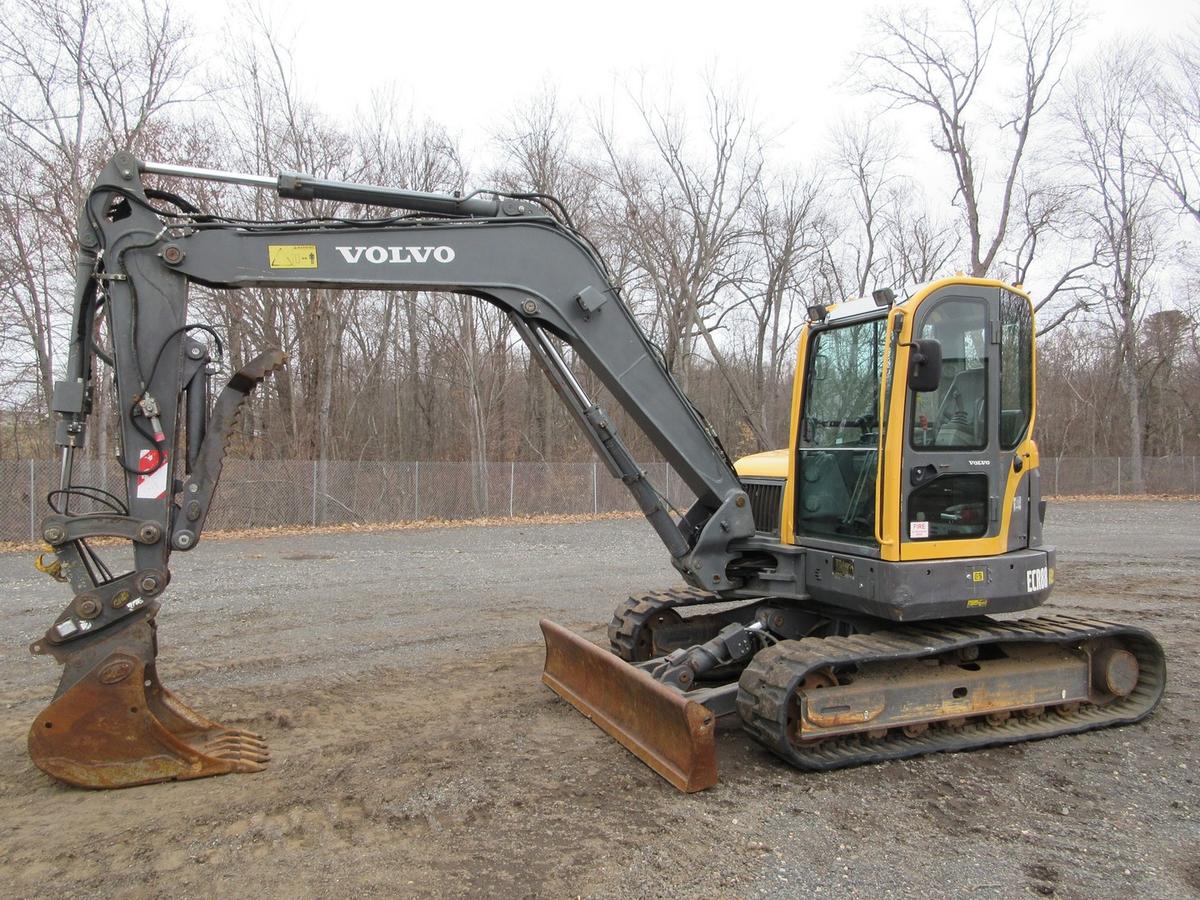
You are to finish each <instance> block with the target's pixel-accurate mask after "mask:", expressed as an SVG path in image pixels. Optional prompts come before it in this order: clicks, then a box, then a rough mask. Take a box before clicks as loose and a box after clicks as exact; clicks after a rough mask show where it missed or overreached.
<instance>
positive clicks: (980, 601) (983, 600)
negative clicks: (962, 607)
mask: <svg viewBox="0 0 1200 900" xmlns="http://www.w3.org/2000/svg"><path fill="white" fill-rule="evenodd" d="M967 606H973V607H984V606H987V597H972V598H971V599H970V600H968V601H967Z"/></svg>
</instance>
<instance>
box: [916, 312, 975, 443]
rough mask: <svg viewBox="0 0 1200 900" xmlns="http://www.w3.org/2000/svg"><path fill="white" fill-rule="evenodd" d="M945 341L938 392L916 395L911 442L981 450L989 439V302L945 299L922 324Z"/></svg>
mask: <svg viewBox="0 0 1200 900" xmlns="http://www.w3.org/2000/svg"><path fill="white" fill-rule="evenodd" d="M920 337H921V338H922V339H929V338H933V339H935V340H937V341H938V342H939V343H940V344H941V345H942V380H941V383H940V384H939V385H938V389H937V390H936V391H929V392H927V393H914V394H913V395H912V409H911V419H910V421H911V422H912V434H911V438H912V445H913V447H915V448H918V449H935V448H936V449H938V450H983V449H984V448H986V447H987V443H988V427H987V422H988V419H987V414H988V405H987V404H988V396H987V395H988V358H987V351H988V347H987V306H986V305H985V304H984V303H982V302H981V301H978V300H966V299H963V300H944V301H942V302H941V303H939V304H938V305H937V307H936V308H935V309H934V310H932V311H931V313H930V314H929V316H928V317H926V319H925V324H924V325H923V326H922V327H921V334H920Z"/></svg>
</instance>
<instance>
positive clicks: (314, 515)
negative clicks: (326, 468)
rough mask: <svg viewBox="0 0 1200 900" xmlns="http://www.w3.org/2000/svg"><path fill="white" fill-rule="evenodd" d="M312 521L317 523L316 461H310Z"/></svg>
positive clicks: (314, 523)
mask: <svg viewBox="0 0 1200 900" xmlns="http://www.w3.org/2000/svg"><path fill="white" fill-rule="evenodd" d="M312 523H313V525H316V524H317V461H316V460H315V459H314V460H313V461H312Z"/></svg>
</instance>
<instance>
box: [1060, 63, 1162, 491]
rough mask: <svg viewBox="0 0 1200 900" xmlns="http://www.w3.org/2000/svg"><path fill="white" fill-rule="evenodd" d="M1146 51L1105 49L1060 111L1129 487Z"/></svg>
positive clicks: (1151, 230)
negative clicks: (1107, 337) (1082, 199)
mask: <svg viewBox="0 0 1200 900" xmlns="http://www.w3.org/2000/svg"><path fill="white" fill-rule="evenodd" d="M1151 58H1152V57H1151V54H1150V52H1149V50H1148V48H1146V47H1144V46H1134V45H1119V46H1116V47H1114V48H1113V49H1111V50H1109V51H1108V52H1107V53H1106V54H1105V55H1103V56H1101V57H1099V58H1098V59H1097V60H1096V61H1095V62H1093V63H1092V64H1091V65H1089V66H1087V67H1085V68H1084V69H1082V70H1081V71H1080V72H1078V73H1077V74H1076V76H1075V78H1074V81H1073V84H1072V90H1071V98H1070V103H1069V106H1068V112H1067V114H1066V115H1067V117H1068V120H1069V122H1070V124H1071V126H1072V130H1073V132H1074V135H1073V143H1074V148H1075V152H1074V156H1075V163H1076V165H1077V166H1078V167H1079V169H1080V171H1081V173H1082V174H1083V175H1084V180H1083V181H1082V188H1083V190H1084V191H1085V192H1086V195H1087V199H1088V202H1087V207H1086V210H1087V212H1086V215H1087V217H1088V220H1089V222H1090V225H1091V230H1092V233H1093V235H1094V238H1095V240H1096V242H1097V257H1098V269H1099V272H1100V273H1102V274H1101V276H1099V277H1094V278H1092V291H1093V292H1094V294H1095V296H1096V297H1097V299H1098V301H1099V302H1100V303H1101V304H1102V307H1103V311H1104V314H1105V316H1106V319H1107V322H1108V326H1109V330H1110V332H1111V334H1112V337H1113V342H1114V345H1115V351H1116V352H1115V357H1114V359H1113V364H1114V366H1115V369H1116V375H1117V381H1118V383H1119V385H1120V388H1121V391H1122V392H1123V393H1124V394H1125V400H1126V403H1127V404H1128V434H1129V450H1130V455H1131V457H1132V466H1131V468H1132V471H1131V473H1130V482H1131V486H1132V489H1133V490H1134V491H1135V492H1141V491H1143V490H1144V478H1143V472H1142V450H1143V447H1142V444H1143V433H1142V432H1143V414H1142V404H1141V394H1142V389H1141V380H1140V378H1139V373H1138V366H1139V363H1140V354H1139V339H1138V338H1139V326H1140V323H1141V318H1142V316H1143V314H1144V311H1145V307H1146V302H1147V299H1148V295H1149V293H1150V290H1151V274H1152V268H1153V266H1154V263H1155V261H1156V259H1157V251H1158V244H1159V235H1158V233H1157V231H1158V227H1159V222H1158V219H1159V216H1158V212H1159V211H1158V210H1157V209H1156V207H1155V205H1154V196H1153V187H1154V182H1153V180H1152V179H1151V178H1150V177H1149V175H1148V174H1147V173H1146V172H1145V170H1144V168H1143V167H1142V165H1141V164H1140V160H1141V158H1142V151H1143V148H1144V146H1145V141H1146V140H1147V128H1146V121H1147V114H1148V104H1149V101H1150V98H1151V94H1152V78H1151V74H1150V69H1149V64H1148V61H1149V60H1150V59H1151Z"/></svg>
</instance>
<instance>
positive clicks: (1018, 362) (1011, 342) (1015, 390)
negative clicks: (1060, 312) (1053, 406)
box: [1000, 291, 1033, 450]
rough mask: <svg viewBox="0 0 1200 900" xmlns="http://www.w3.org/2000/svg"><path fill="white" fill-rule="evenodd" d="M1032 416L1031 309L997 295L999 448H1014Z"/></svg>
mask: <svg viewBox="0 0 1200 900" xmlns="http://www.w3.org/2000/svg"><path fill="white" fill-rule="evenodd" d="M1032 417H1033V310H1032V309H1030V306H1029V301H1028V300H1026V299H1025V298H1024V297H1019V296H1017V295H1016V294H1010V293H1008V292H1007V291H1003V292H1001V294H1000V448H1001V449H1002V450H1013V449H1016V446H1017V444H1019V443H1021V441H1022V439H1023V438H1024V437H1025V432H1026V431H1027V430H1028V429H1029V420H1030V419H1031V418H1032Z"/></svg>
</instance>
